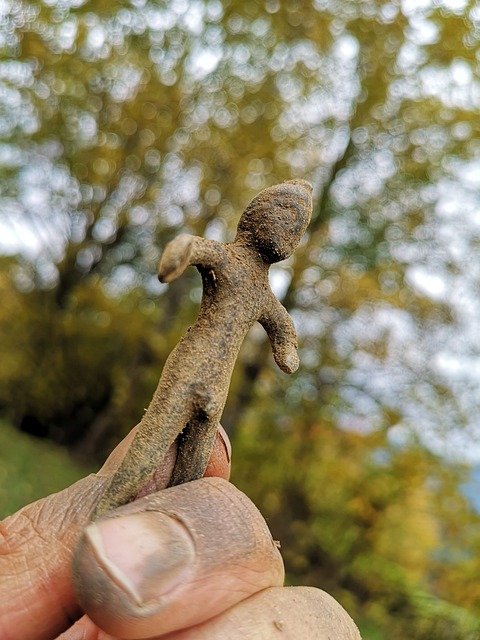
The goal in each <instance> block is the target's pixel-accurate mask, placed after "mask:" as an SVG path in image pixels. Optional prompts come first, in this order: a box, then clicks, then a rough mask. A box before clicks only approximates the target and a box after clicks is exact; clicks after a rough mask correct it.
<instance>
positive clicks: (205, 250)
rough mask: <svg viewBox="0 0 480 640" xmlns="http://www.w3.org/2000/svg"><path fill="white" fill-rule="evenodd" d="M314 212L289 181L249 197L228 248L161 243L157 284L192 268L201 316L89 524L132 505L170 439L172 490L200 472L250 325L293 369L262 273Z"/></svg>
mask: <svg viewBox="0 0 480 640" xmlns="http://www.w3.org/2000/svg"><path fill="white" fill-rule="evenodd" d="M311 212H312V187H311V185H310V184H309V183H308V182H306V181H305V180H290V181H288V182H284V183H282V184H279V185H276V186H274V187H270V188H268V189H264V190H263V191H262V192H261V193H259V194H258V195H257V196H256V197H255V198H254V199H253V200H252V202H251V203H250V204H249V205H248V207H247V208H246V209H245V211H244V212H243V214H242V216H241V218H240V221H239V223H238V228H237V235H236V238H235V241H234V242H233V243H230V244H223V243H220V242H216V241H214V240H206V239H204V238H199V237H196V236H191V235H180V236H178V237H177V238H176V239H174V240H173V241H172V242H170V243H169V244H168V245H167V246H166V248H165V251H164V253H163V256H162V259H161V261H160V265H159V269H158V277H159V279H160V281H161V282H171V281H172V280H175V279H176V278H178V277H179V276H180V275H181V274H182V273H183V271H184V270H185V269H186V267H188V266H189V265H194V266H195V267H197V269H198V270H199V272H200V274H201V276H202V282H203V297H202V302H201V305H200V310H199V313H198V317H197V320H196V321H195V324H194V325H193V326H192V327H190V328H189V329H188V331H187V333H186V335H185V336H184V337H183V338H182V339H181V340H180V342H179V343H178V345H177V346H176V347H175V349H174V350H173V351H172V352H171V354H170V356H169V357H168V359H167V361H166V363H165V367H164V369H163V372H162V376H161V378H160V382H159V384H158V387H157V390H156V391H155V394H154V396H153V399H152V401H151V403H150V406H149V407H148V409H147V411H146V412H145V415H144V416H143V419H142V421H141V423H140V426H139V429H138V432H137V434H136V435H135V438H134V439H133V441H132V444H131V446H130V448H129V450H128V452H127V454H126V455H125V457H124V459H123V461H122V462H121V464H120V466H119V467H118V469H117V470H116V471H115V472H114V474H113V476H112V479H111V482H110V484H109V486H108V487H107V489H106V491H105V493H104V495H103V496H102V497H101V499H100V500H99V502H98V504H97V507H96V509H95V511H94V514H93V518H97V517H99V516H101V515H103V514H104V513H106V512H107V511H109V510H110V509H113V508H115V507H118V506H120V505H122V504H125V503H127V502H130V501H131V500H133V499H134V498H135V496H136V495H137V494H138V492H139V491H140V489H141V488H142V486H144V485H145V484H146V483H147V482H148V480H149V479H150V478H151V477H152V476H153V474H154V472H155V471H156V469H157V468H158V467H159V466H160V464H161V462H162V460H163V459H164V457H165V455H166V453H167V451H168V449H169V448H170V446H171V445H172V444H173V442H174V441H175V439H176V438H177V437H179V443H178V453H177V458H176V462H175V465H174V469H173V472H172V476H171V479H170V486H173V485H176V484H181V483H182V482H188V481H190V480H195V479H197V478H200V477H201V476H202V475H203V473H204V471H205V468H206V465H207V462H208V459H209V457H210V453H211V449H212V446H213V442H214V439H215V434H216V432H217V428H218V425H219V422H220V417H221V415H222V411H223V408H224V405H225V401H226V398H227V392H228V387H229V385H230V378H231V374H232V371H233V367H234V364H235V360H236V357H237V354H238V351H239V349H240V346H241V344H242V342H243V339H244V337H245V335H246V333H247V332H248V330H249V329H250V327H251V326H252V325H253V323H254V322H255V321H257V320H258V322H260V324H261V325H262V326H263V327H264V329H265V331H266V332H267V334H268V337H269V338H270V342H271V346H272V351H273V356H274V358H275V361H276V363H277V365H278V366H279V367H280V369H282V371H285V372H286V373H293V372H294V371H295V370H296V369H297V367H298V355H297V340H296V334H295V328H294V326H293V321H292V319H291V317H290V316H289V314H288V312H287V310H286V309H285V307H283V305H282V304H281V303H280V302H279V301H278V299H277V298H276V297H275V295H274V294H273V292H272V290H271V289H270V285H269V282H268V269H269V266H270V265H271V264H273V263H275V262H278V261H280V260H284V259H285V258H288V257H289V256H290V255H291V254H292V253H293V251H294V250H295V248H296V247H297V245H298V243H299V242H300V240H301V238H302V236H303V234H304V232H305V230H306V228H307V225H308V223H309V221H310V216H311Z"/></svg>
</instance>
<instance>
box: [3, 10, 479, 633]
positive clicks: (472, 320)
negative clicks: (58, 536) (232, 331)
mask: <svg viewBox="0 0 480 640" xmlns="http://www.w3.org/2000/svg"><path fill="white" fill-rule="evenodd" d="M479 43H480V3H479V2H478V0H475V1H474V0H403V1H402V0H391V1H383V0H357V1H353V0H313V1H311V0H308V1H303V0H286V1H281V2H280V0H222V1H220V0H168V1H167V0H130V1H127V0H116V1H114V0H96V1H95V2H93V1H88V0H43V2H40V1H35V0H31V1H26V0H25V1H23V0H1V1H0V52H1V53H0V176H1V179H0V263H1V269H0V300H1V303H0V459H1V465H0V480H1V482H0V484H1V488H0V511H1V514H2V515H6V514H7V513H10V512H12V511H13V510H15V509H16V508H18V507H19V506H20V505H22V504H24V503H26V502H28V501H30V500H33V499H36V498H38V497H40V496H42V495H45V494H47V493H48V492H50V491H53V490H58V489H60V488H62V487H64V486H66V485H67V484H69V483H70V482H72V481H73V480H75V479H76V478H78V477H80V476H81V475H84V474H85V473H86V472H87V471H88V470H90V469H94V468H96V467H97V466H98V465H99V464H100V463H101V462H102V461H103V459H104V458H105V456H106V455H107V453H108V452H109V451H110V449H111V448H112V447H113V446H114V445H115V444H116V443H117V442H118V440H119V439H120V438H121V437H123V436H124V435H125V434H126V433H127V432H128V431H129V430H130V429H131V428H132V427H133V426H134V425H135V424H137V423H138V421H139V420H140V418H141V416H142V413H143V410H144V408H145V407H146V406H147V404H148V402H149V400H150V398H151V395H152V393H153V390H154V388H155V386H156V384H157V381H158V378H159V375H160V372H161V370H162V366H163V363H164V361H165V359H166V357H167V355H168V354H169V352H170V350H171V349H172V347H173V346H174V344H175V343H176V342H177V341H178V339H179V337H180V336H181V335H182V333H183V332H184V331H185V329H186V327H187V326H188V325H189V323H191V322H192V321H193V320H194V318H195V315H196V311H197V308H198V302H199V300H200V297H201V284H200V278H199V276H198V274H197V273H196V271H195V270H194V269H190V270H188V272H187V273H185V275H184V276H182V278H181V279H180V280H178V281H176V282H174V283H172V284H171V285H169V286H167V285H160V284H159V283H158V282H157V280H156V277H155V273H156V266H157V262H158V259H159V256H160V253H161V251H162V248H163V247H164V246H165V244H166V243H167V242H168V241H169V240H170V239H171V238H172V237H174V236H175V235H177V234H178V233H180V232H188V233H193V234H198V235H202V236H206V237H209V238H215V239H219V240H222V241H230V240H232V239H233V237H234V235H235V226H236V222H237V220H238V218H239V215H240V213H241V211H242V210H243V208H244V207H245V205H246V204H247V203H248V202H249V201H250V199H251V198H252V197H253V196H254V195H255V194H256V193H257V192H258V191H259V190H261V189H262V188H264V187H266V186H269V185H272V184H275V183H278V182H281V181H283V180H286V179H290V178H306V179H308V180H310V181H311V182H312V183H313V184H314V186H315V204H314V215H313V220H312V223H311V225H310V227H309V229H308V232H307V234H306V236H305V238H304V241H303V243H302V246H301V247H300V249H299V250H298V251H297V253H296V254H295V256H294V257H293V258H291V259H289V260H288V261H286V262H284V263H282V264H280V265H277V266H275V267H274V268H273V269H272V272H271V282H272V287H273V289H274V291H275V292H276V294H277V295H278V297H279V298H280V299H281V300H282V301H283V303H284V304H285V306H286V307H287V308H288V310H289V311H290V313H291V315H292V316H293V318H294V320H295V323H296V326H297V331H298V335H299V343H300V356H301V367H300V370H299V371H298V372H297V373H296V374H294V375H293V376H292V377H289V376H285V375H284V374H282V373H281V372H280V371H279V370H278V369H277V368H276V367H275V366H274V363H273V360H272V357H271V354H270V347H269V345H268V343H267V341H266V339H265V335H264V333H263V330H262V329H261V327H260V326H256V327H254V329H252V331H251V332H250V334H249V336H248V338H247V340H246V342H245V344H244V347H243V349H242V351H241V353H240V357H239V360H238V363H237V367H236V371H235V374H234V378H233V380H232V385H231V391H230V396H229V401H228V404H227V407H226V409H225V413H224V418H223V424H224V426H225V428H226V429H227V431H228V432H229V434H230V436H231V438H232V440H233V446H234V458H233V481H234V482H235V483H236V484H237V485H238V486H239V487H240V488H241V489H242V490H244V491H245V492H247V493H248V494H249V495H250V496H251V497H252V498H253V499H254V500H255V501H256V503H257V504H258V506H259V507H260V509H261V510H262V512H263V513H264V515H265V517H266V518H267V521H268V523H269V525H270V527H271V529H272V532H273V536H274V538H276V539H279V540H281V543H282V551H283V554H284V558H285V562H286V567H287V574H288V581H289V583H290V584H310V585H315V586H318V587H321V588H323V589H325V590H327V591H329V592H330V593H331V594H332V595H333V596H334V597H335V598H337V599H338V600H339V601H340V602H341V603H342V604H343V606H344V607H345V608H346V609H347V610H348V611H349V612H350V614H351V615H352V616H353V617H354V619H355V620H356V622H357V623H358V625H359V627H360V629H361V631H362V634H363V637H364V639H365V640H386V639H388V640H404V639H405V638H407V637H408V638H412V639H414V640H420V639H421V640H427V639H432V640H443V639H445V640H447V639H448V640H456V639H459V640H460V639H462V640H466V639H467V640H468V639H472V640H475V639H478V638H480V615H479V611H480V580H479V579H478V576H479V572H480V526H479V525H480V500H479V493H480V492H479V489H480V419H479V417H478V413H479V406H480V387H479V383H480V330H479V319H480V300H479V290H480V257H479V252H478V250H479V247H480V190H479V186H478V185H479V182H480V120H479V115H478V114H479V108H480V54H479Z"/></svg>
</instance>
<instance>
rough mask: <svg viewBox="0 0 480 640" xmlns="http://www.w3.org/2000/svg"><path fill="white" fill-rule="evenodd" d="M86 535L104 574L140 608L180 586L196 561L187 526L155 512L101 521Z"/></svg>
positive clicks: (93, 525) (90, 526) (87, 531)
mask: <svg viewBox="0 0 480 640" xmlns="http://www.w3.org/2000/svg"><path fill="white" fill-rule="evenodd" d="M85 536H86V538H87V541H88V544H89V545H90V547H91V549H92V551H93V553H94V554H95V556H96V558H97V560H98V562H99V564H100V565H101V566H102V567H103V569H104V571H105V573H107V574H108V576H109V577H110V579H111V580H113V582H115V583H116V585H117V586H118V587H119V588H120V589H122V590H123V591H124V592H125V593H126V595H127V596H128V597H129V598H131V599H132V600H133V601H134V602H135V603H136V604H138V605H144V604H146V603H148V602H152V601H153V600H159V599H161V598H162V597H164V596H165V595H167V594H168V593H169V592H170V591H172V590H173V589H175V587H177V586H178V585H179V584H181V583H182V582H184V581H185V580H186V578H187V576H188V574H189V573H190V571H191V570H192V567H193V563H194V559H195V548H194V545H193V541H192V538H191V537H190V534H189V533H188V531H187V529H186V527H185V526H184V525H183V524H182V523H181V522H180V521H179V520H177V519H175V518H172V517H170V516H167V515H165V514H162V513H159V512H155V511H147V512H144V513H136V514H132V515H125V516H117V517H110V518H105V519H104V520H99V521H98V522H95V523H92V524H90V525H89V526H88V527H87V529H86V530H85Z"/></svg>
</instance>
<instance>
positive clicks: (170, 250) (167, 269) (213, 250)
mask: <svg viewBox="0 0 480 640" xmlns="http://www.w3.org/2000/svg"><path fill="white" fill-rule="evenodd" d="M224 256H225V249H224V246H223V245H222V244H221V243H220V242H216V241H215V240H205V238H200V237H199V236H192V235H190V234H186V233H185V234H182V235H179V236H177V237H176V238H174V239H173V240H172V241H171V242H169V243H168V244H167V246H166V247H165V250H164V252H163V255H162V258H161V260H160V264H159V266H158V279H159V280H160V282H172V280H175V279H176V278H179V277H180V276H181V275H182V273H183V272H184V271H185V269H186V268H187V267H188V266H190V265H195V266H199V267H203V268H205V269H215V268H216V267H218V266H220V264H221V263H222V262H223V260H224Z"/></svg>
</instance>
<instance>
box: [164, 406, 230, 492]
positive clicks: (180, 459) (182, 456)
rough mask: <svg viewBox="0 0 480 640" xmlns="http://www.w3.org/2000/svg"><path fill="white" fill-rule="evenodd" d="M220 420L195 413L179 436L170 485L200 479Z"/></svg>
mask: <svg viewBox="0 0 480 640" xmlns="http://www.w3.org/2000/svg"><path fill="white" fill-rule="evenodd" d="M217 429H218V420H216V419H208V418H205V415H203V416H201V415H198V414H197V415H195V416H193V417H192V419H191V420H190V421H189V422H188V424H187V426H186V428H185V429H184V430H183V432H182V434H181V435H180V436H179V441H178V453H177V459H176V461H175V466H174V467H173V471H172V475H171V478H170V482H169V485H168V486H169V487H174V486H175V485H177V484H183V483H184V482H190V481H191V480H198V478H201V477H202V476H203V474H204V473H205V469H206V468H207V464H208V460H209V458H210V454H211V452H212V447H213V443H214V440H215V435H216V433H217Z"/></svg>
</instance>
